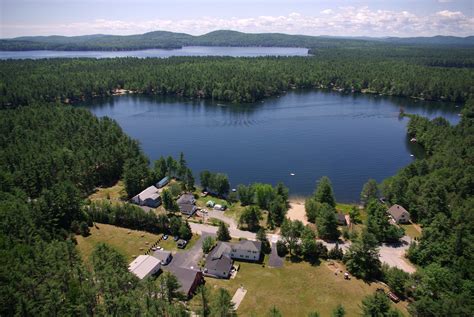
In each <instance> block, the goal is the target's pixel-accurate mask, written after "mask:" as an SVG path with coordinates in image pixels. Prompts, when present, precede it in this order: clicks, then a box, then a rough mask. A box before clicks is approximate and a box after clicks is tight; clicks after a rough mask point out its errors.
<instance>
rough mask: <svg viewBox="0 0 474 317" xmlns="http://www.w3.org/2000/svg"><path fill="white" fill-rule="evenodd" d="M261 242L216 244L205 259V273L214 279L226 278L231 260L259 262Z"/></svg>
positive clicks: (242, 241) (231, 263)
mask: <svg viewBox="0 0 474 317" xmlns="http://www.w3.org/2000/svg"><path fill="white" fill-rule="evenodd" d="M261 252H262V242H260V241H251V240H241V241H239V242H238V243H228V242H218V243H217V245H216V246H215V247H214V249H212V251H211V252H210V253H209V255H208V256H207V258H206V265H205V273H206V274H209V275H211V276H214V277H219V278H228V277H229V276H230V271H231V270H232V265H233V259H236V260H245V261H258V260H260V256H261Z"/></svg>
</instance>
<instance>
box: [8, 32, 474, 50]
mask: <svg viewBox="0 0 474 317" xmlns="http://www.w3.org/2000/svg"><path fill="white" fill-rule="evenodd" d="M375 43H385V44H389V45H390V44H400V45H424V46H426V45H449V46H474V36H469V37H465V38H462V37H453V36H434V37H413V38H398V37H389V38H370V37H331V36H308V35H289V34H282V33H259V34H253V33H242V32H237V31H228V30H220V31H214V32H210V33H207V34H204V35H199V36H193V35H189V34H185V33H174V32H166V31H155V32H149V33H145V34H137V35H124V36H122V35H105V34H93V35H83V36H71V37H68V36H57V35H53V36H24V37H17V38H13V39H1V40H0V50H3V51H22V50H57V51H74V50H79V51H114V50H139V49H151V48H164V49H173V48H180V47H183V46H193V45H194V46H195V45H201V46H269V47H272V46H281V47H306V48H323V47H341V46H344V47H347V46H349V47H350V46H371V45H374V44H375Z"/></svg>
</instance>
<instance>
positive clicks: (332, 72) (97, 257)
mask: <svg viewBox="0 0 474 317" xmlns="http://www.w3.org/2000/svg"><path fill="white" fill-rule="evenodd" d="M471 52H472V51H471V50H470V49H459V50H453V51H451V53H449V52H448V51H443V50H439V51H437V52H430V51H429V50H428V49H426V48H419V49H413V50H409V49H407V48H400V49H397V50H386V49H377V50H373V49H370V50H355V51H351V50H343V49H334V50H331V51H327V50H325V49H315V50H314V51H313V53H314V55H315V56H314V57H309V58H299V57H291V58H276V57H267V58H251V59H250V58H225V57H212V58H211V57H209V58H191V57H187V58H169V59H136V58H118V59H103V60H93V59H53V60H37V61H32V60H25V61H1V62H0V102H1V106H2V109H1V110H0V131H1V135H0V146H1V151H0V246H1V247H0V285H2V286H1V287H0V302H1V303H2V305H0V315H2V316H15V315H17V316H43V315H57V316H71V315H72V316H76V315H77V316H79V315H81V316H83V315H99V316H108V315H115V316H118V315H125V316H132V315H135V316H143V315H145V316H188V312H187V311H186V309H185V307H184V306H183V304H182V301H181V298H180V296H179V295H178V294H177V292H176V281H175V280H174V279H173V277H172V276H169V275H167V274H163V275H162V276H160V280H159V282H158V283H152V282H147V281H146V280H145V281H144V282H140V281H138V279H136V278H135V277H134V275H132V274H131V273H129V272H128V270H127V263H126V262H125V259H124V258H123V257H122V256H121V255H120V254H118V253H117V252H116V251H115V250H113V249H111V248H110V247H107V246H105V245H102V246H100V247H99V248H98V249H96V250H95V251H94V253H93V255H92V261H91V263H90V265H86V264H85V263H83V262H82V260H81V258H80V256H79V253H78V251H77V249H76V248H75V245H74V240H75V239H74V234H75V233H79V232H76V231H77V230H79V231H85V232H83V233H84V234H87V227H88V226H90V225H92V221H95V220H97V219H101V220H102V221H103V222H106V223H111V224H117V223H118V224H121V225H122V226H124V227H128V228H140V229H145V230H147V231H151V232H155V231H156V232H161V231H163V230H166V229H165V227H166V224H165V225H163V223H164V222H165V221H166V219H164V218H163V217H150V216H147V215H146V214H144V213H143V212H142V211H141V209H140V210H138V209H137V208H132V207H131V208H130V209H127V208H124V209H120V208H117V207H113V206H100V205H95V206H93V209H92V210H89V211H88V212H87V210H85V208H84V198H85V197H87V195H88V194H89V193H91V191H92V190H93V189H94V188H95V187H96V186H101V185H109V184H112V183H114V182H115V181H117V180H118V179H120V178H123V177H124V174H127V166H130V165H131V164H132V165H134V166H139V167H140V168H142V169H143V168H145V169H146V168H147V167H148V160H147V158H146V157H145V156H144V154H143V153H142V152H141V150H140V147H139V145H138V144H137V142H136V141H134V140H132V139H130V138H129V137H128V136H126V135H125V134H124V133H123V131H122V130H121V128H120V127H119V126H118V125H117V123H115V122H114V121H113V120H110V119H107V118H104V119H98V118H96V117H94V116H93V115H92V114H91V113H89V112H88V111H87V110H83V109H77V108H74V107H73V106H71V105H65V104H64V103H69V102H73V101H79V100H84V99H89V98H94V97H100V96H107V95H110V94H112V93H113V92H114V90H115V89H127V90H131V91H133V92H136V93H143V94H166V95H179V96H184V97H189V98H212V99H216V100H225V101H230V102H253V101H256V100H259V99H262V98H265V97H266V96H270V95H276V94H281V93H284V92H285V91H286V90H288V89H293V88H330V89H339V90H341V92H344V91H346V92H352V90H354V91H355V92H358V91H366V92H370V93H382V94H391V95H399V96H407V97H417V98H424V99H430V100H448V101H455V102H465V106H464V109H463V111H462V118H461V122H460V123H459V124H458V125H456V126H451V125H450V124H449V123H448V122H447V121H446V120H444V119H434V120H432V121H429V120H427V119H425V118H421V117H417V116H411V118H410V123H409V125H408V131H407V133H408V134H409V136H410V137H416V139H417V140H418V143H419V144H420V145H421V146H423V148H424V149H425V152H426V157H425V158H423V159H418V160H416V161H415V162H413V163H412V164H410V165H409V166H407V167H405V168H403V169H402V170H400V171H399V172H398V173H397V174H396V175H395V176H393V177H391V178H389V179H387V180H385V181H384V182H383V184H382V186H381V187H382V192H383V194H384V195H385V197H386V199H387V200H388V201H389V202H390V203H399V204H402V205H404V206H405V207H406V208H407V209H408V210H410V212H411V213H412V216H413V217H414V219H415V220H416V221H417V222H419V223H421V224H422V225H423V234H422V236H421V238H420V239H419V241H418V244H414V245H412V247H411V248H410V251H409V258H410V260H411V261H412V262H413V263H415V264H417V265H418V266H419V269H418V271H417V272H416V273H415V274H414V275H413V276H412V277H411V278H410V279H404V280H403V285H402V290H401V292H402V293H404V294H405V295H406V296H407V297H409V298H412V299H413V302H412V303H411V304H410V306H409V311H410V312H411V313H412V314H413V315H414V316H470V315H472V312H473V311H474V282H473V280H474V271H473V270H474V259H473V252H474V243H473V238H474V219H473V213H472V211H473V209H474V200H473V189H474V178H473V176H474V151H473V149H474V102H473V100H472V99H469V98H472V97H473V94H474V90H473V89H474V88H473V87H474V85H473V83H474V72H473V69H472V65H473V60H472V57H471V56H472V55H470V54H471ZM137 162H139V164H138V163H137ZM181 165H183V164H181ZM157 166H159V165H157ZM132 174H133V175H137V173H132ZM187 174H189V173H188V172H187V171H186V175H187ZM191 177H192V175H191ZM137 182H138V183H139V184H141V185H140V186H141V187H145V186H148V185H149V183H147V182H144V181H143V180H141V179H139V180H137ZM140 189H142V188H136V190H140ZM241 189H242V188H241ZM116 215H121V217H116ZM117 219H118V220H117ZM119 221H121V222H119ZM84 226H85V227H86V228H85V229H84ZM81 228H83V229H84V230H82V229H81ZM157 294H158V295H157ZM227 296H228V294H227ZM217 300H218V299H217ZM215 305H216V306H217V307H218V306H219V302H216V304H215Z"/></svg>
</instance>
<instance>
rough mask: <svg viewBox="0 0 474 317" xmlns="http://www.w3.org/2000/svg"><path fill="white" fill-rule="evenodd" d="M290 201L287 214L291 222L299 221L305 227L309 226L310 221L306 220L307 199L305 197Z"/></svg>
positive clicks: (293, 198)
mask: <svg viewBox="0 0 474 317" xmlns="http://www.w3.org/2000/svg"><path fill="white" fill-rule="evenodd" d="M289 201H290V209H288V212H287V213H286V217H287V218H288V219H290V220H299V221H301V222H302V223H303V224H304V225H307V224H308V220H307V219H306V211H305V208H304V202H305V198H303V197H291V198H290V199H289Z"/></svg>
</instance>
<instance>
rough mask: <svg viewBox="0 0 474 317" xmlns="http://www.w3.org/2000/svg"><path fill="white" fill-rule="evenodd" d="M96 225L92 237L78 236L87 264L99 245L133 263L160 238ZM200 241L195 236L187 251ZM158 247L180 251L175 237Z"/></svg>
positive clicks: (140, 232) (144, 233) (79, 245)
mask: <svg viewBox="0 0 474 317" xmlns="http://www.w3.org/2000/svg"><path fill="white" fill-rule="evenodd" d="M95 225H96V226H95V227H93V228H91V234H90V236H88V237H86V238H84V237H83V236H79V235H78V236H76V239H77V248H78V249H79V252H80V253H81V256H82V257H83V259H84V261H86V262H88V261H89V258H90V256H91V254H92V251H93V250H94V247H95V246H96V245H97V244H99V243H106V244H108V245H110V246H111V247H113V248H114V249H116V250H117V251H118V252H120V253H121V254H122V255H123V256H125V258H126V260H127V261H131V260H132V259H134V258H135V257H136V256H137V255H140V254H145V252H146V251H147V250H148V249H149V248H150V246H151V245H152V244H154V243H155V242H156V241H157V240H158V239H159V238H160V235H157V234H152V233H148V232H144V231H137V230H129V229H125V228H120V227H116V226H112V225H106V224H101V223H95ZM198 239H199V236H198V235H196V234H195V235H193V238H192V239H191V240H190V241H189V243H188V245H187V246H186V249H189V248H191V247H192V246H193V245H194V244H195V243H196V241H197V240H198ZM146 242H148V244H146ZM158 245H159V246H161V247H163V248H164V249H165V250H169V251H178V250H179V249H178V248H177V247H176V242H175V241H174V240H173V237H169V238H168V240H166V241H165V240H161V241H160V243H159V244H158ZM186 249H185V250H186Z"/></svg>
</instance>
